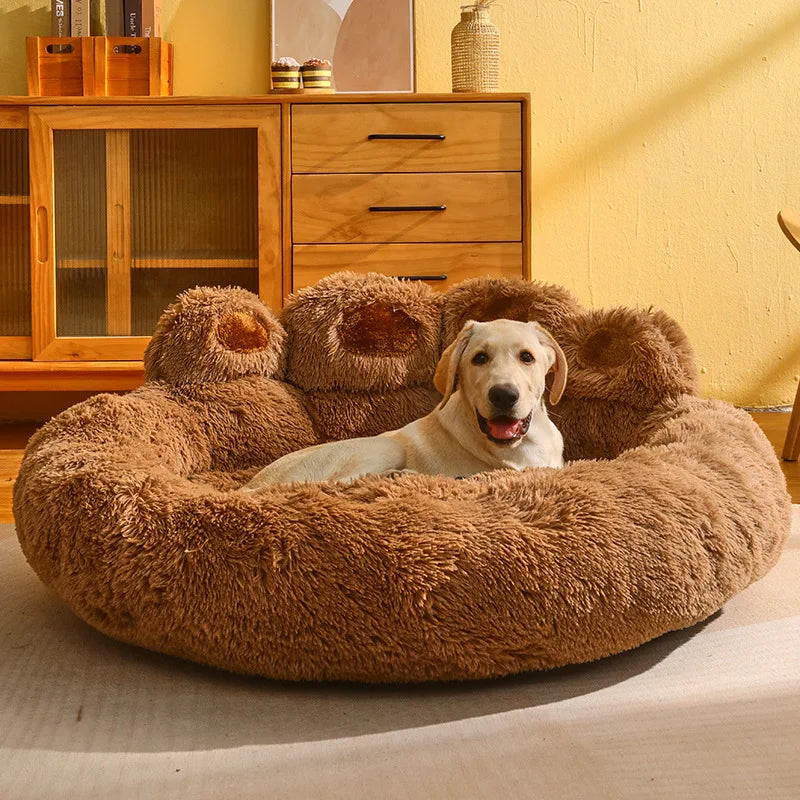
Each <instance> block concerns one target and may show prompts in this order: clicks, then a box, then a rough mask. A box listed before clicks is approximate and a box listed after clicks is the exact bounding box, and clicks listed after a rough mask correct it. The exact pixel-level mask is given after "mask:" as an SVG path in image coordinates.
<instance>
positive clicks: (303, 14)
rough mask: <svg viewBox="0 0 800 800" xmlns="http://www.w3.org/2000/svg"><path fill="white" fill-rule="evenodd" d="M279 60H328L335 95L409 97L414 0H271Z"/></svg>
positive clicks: (274, 44)
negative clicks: (368, 93) (372, 94)
mask: <svg viewBox="0 0 800 800" xmlns="http://www.w3.org/2000/svg"><path fill="white" fill-rule="evenodd" d="M279 58H295V59H297V61H299V62H300V63H301V64H302V63H303V62H304V61H307V60H308V59H310V58H324V59H327V60H328V61H330V62H331V64H332V65H333V80H334V86H335V87H336V91H337V92H413V91H414V4H413V0H272V60H273V61H275V60H277V59H279Z"/></svg>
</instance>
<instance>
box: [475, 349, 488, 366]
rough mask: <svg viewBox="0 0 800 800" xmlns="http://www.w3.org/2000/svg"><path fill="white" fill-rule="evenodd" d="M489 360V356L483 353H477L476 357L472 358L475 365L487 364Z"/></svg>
mask: <svg viewBox="0 0 800 800" xmlns="http://www.w3.org/2000/svg"><path fill="white" fill-rule="evenodd" d="M488 360H489V356H488V355H487V354H486V353H484V352H483V351H481V352H480V353H475V355H474V356H472V363H473V364H485V363H486V362H487V361H488Z"/></svg>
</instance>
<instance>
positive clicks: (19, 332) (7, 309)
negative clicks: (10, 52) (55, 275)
mask: <svg viewBox="0 0 800 800" xmlns="http://www.w3.org/2000/svg"><path fill="white" fill-rule="evenodd" d="M27 116H28V112H27V109H10V110H9V109H0V359H24V358H30V357H31V279H30V269H31V267H30V202H29V196H28V192H29V188H28V129H27V128H28V123H27Z"/></svg>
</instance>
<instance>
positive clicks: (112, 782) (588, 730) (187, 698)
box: [0, 506, 800, 800]
mask: <svg viewBox="0 0 800 800" xmlns="http://www.w3.org/2000/svg"><path fill="white" fill-rule="evenodd" d="M795 512H796V516H795V529H794V533H793V536H792V539H791V540H790V541H789V543H788V545H787V549H786V552H785V553H784V555H783V557H782V559H781V561H780V563H779V564H778V565H777V567H776V568H775V569H774V570H773V571H772V572H771V573H770V574H769V575H767V577H766V578H764V579H763V580H762V581H760V582H759V583H757V584H755V585H754V586H752V587H750V588H749V589H748V590H747V591H745V592H744V593H742V594H741V595H739V596H738V597H736V598H734V599H733V600H732V601H731V602H730V603H729V604H728V605H727V606H726V607H725V609H724V610H723V611H722V612H721V613H720V614H718V615H717V616H716V617H715V618H713V619H712V620H710V621H708V622H706V623H705V624H703V625H700V626H697V627H696V628H694V629H692V630H689V631H682V632H679V633H674V634H670V635H667V636H664V637H662V638H661V639H659V640H657V641H655V642H651V643H650V644H647V645H645V646H643V647H640V648H638V649H637V650H635V651H632V652H630V653H626V654H624V655H622V656H618V657H615V658H610V659H606V660H605V661H601V662H597V663H594V664H587V665H584V666H579V667H571V668H568V669H563V670H557V671H553V672H550V673H543V674H533V675H526V676H522V677H518V678H513V679H505V680H500V681H487V682H481V683H466V684H445V685H428V686H423V687H405V688H365V687H349V686H342V685H336V686H330V685H328V686H318V685H292V684H285V683H275V682H270V681H265V680H260V679H245V678H239V677H236V676H231V675H227V674H223V673H219V672H215V671H213V670H210V669H205V668H202V667H199V666H194V665H191V664H185V663H183V662H180V661H175V660H172V659H169V658H167V657H164V656H160V655H156V654H152V653H147V652H144V651H141V650H136V649H134V648H131V647H127V646H124V645H121V644H118V643H116V642H114V641H112V640H110V639H106V638H105V637H103V636H101V635H100V634H99V633H96V632H95V631H94V630H92V629H91V628H89V627H88V626H86V625H85V624H83V623H82V622H80V621H79V620H78V619H77V618H75V617H74V616H73V615H72V614H71V613H70V612H69V610H68V609H67V608H66V607H65V606H64V605H63V604H62V603H61V602H60V601H59V600H57V599H56V598H55V597H54V596H53V595H51V594H50V593H49V592H48V591H47V590H46V589H45V588H44V587H43V586H42V585H41V584H40V583H39V582H38V580H37V578H36V577H35V575H34V574H33V573H32V572H31V571H30V569H29V568H28V566H27V564H26V563H25V560H24V558H23V556H22V554H21V552H20V550H19V547H18V545H17V542H16V538H14V537H13V536H8V535H5V536H4V535H3V534H7V533H8V529H7V528H6V530H5V531H3V530H2V526H0V798H2V799H3V800H22V799H23V798H47V800H52V798H76V800H77V798H80V799H81V800H84V798H103V800H109V799H110V798H114V800H116V799H117V798H123V799H125V798H147V799H148V800H149V798H158V799H159V800H160V799H161V798H191V799H192V800H197V799H198V798H247V797H254V798H315V799H316V798H347V800H360V799H361V798H425V799H426V800H428V799H429V798H430V799H433V800H440V799H443V798H454V799H456V798H457V799H458V800H466V799H468V798H491V800H498V799H499V798H536V799H538V798H542V800H559V799H560V798H580V799H581V800H585V799H587V798H590V799H591V798H609V799H610V800H624V799H626V798H631V799H632V800H633V799H634V798H635V800H646V799H647V798H681V800H688V799H690V798H698V799H700V798H702V800H709V799H710V798H719V799H720V800H723V799H724V800H735V799H736V798H743V799H744V798H747V800H758V798H765V799H766V798H769V799H770V800H777V799H778V798H786V799H787V800H789V798H791V800H796V799H797V798H798V797H800V756H799V755H798V754H799V753H800V506H795Z"/></svg>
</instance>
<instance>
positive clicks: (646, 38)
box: [0, 0, 800, 405]
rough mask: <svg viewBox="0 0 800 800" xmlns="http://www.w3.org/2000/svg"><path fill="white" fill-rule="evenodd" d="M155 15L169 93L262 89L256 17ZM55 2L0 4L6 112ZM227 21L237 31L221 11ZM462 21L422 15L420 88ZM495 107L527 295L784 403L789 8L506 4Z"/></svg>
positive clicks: (798, 165) (558, 1)
mask: <svg viewBox="0 0 800 800" xmlns="http://www.w3.org/2000/svg"><path fill="white" fill-rule="evenodd" d="M221 5H222V4H220V3H219V2H218V0H164V13H165V24H166V35H167V38H169V39H170V40H171V41H173V42H175V44H176V67H175V89H176V93H180V94H226V93H227V94H249V93H256V92H263V91H265V89H266V87H267V59H268V30H267V28H268V19H267V17H268V11H267V7H268V3H267V0H237V2H235V3H229V4H224V5H225V6H226V9H230V11H229V12H228V13H227V14H224V15H223V14H221V13H219V10H218V9H219V8H220V6H221ZM45 7H49V0H48V1H47V2H45V1H44V0H35V2H28V3H22V2H18V0H0V94H20V93H24V92H25V83H24V63H23V44H22V37H23V36H24V35H25V34H29V33H43V32H46V30H47V28H48V25H49V18H48V12H47V10H46V8H45ZM234 9H235V14H234V13H233V10H234ZM457 10H458V2H457V0H452V2H446V1H445V0H417V2H416V36H417V68H418V89H419V90H420V91H447V90H448V89H449V80H450V77H449V33H450V29H451V28H452V26H453V25H454V24H455V22H456V21H457V18H458V13H457ZM492 16H493V18H494V19H495V21H496V22H497V24H498V26H499V27H500V29H501V34H502V37H503V53H502V56H503V66H502V88H503V89H506V90H509V91H529V92H530V93H531V94H532V97H533V109H534V110H533V130H534V136H533V163H534V175H533V191H534V221H533V243H534V263H533V272H534V276H535V277H537V278H540V279H543V280H547V281H554V282H558V283H562V284H565V285H566V286H568V287H569V288H571V289H572V290H573V291H574V292H575V293H576V294H577V295H578V296H579V297H580V298H581V300H583V301H584V302H586V303H591V304H594V305H598V306H609V305H617V304H620V305H622V304H625V305H640V306H649V305H655V306H658V307H661V308H664V309H665V310H667V311H668V312H669V313H670V314H672V315H673V316H675V317H676V318H677V319H678V320H679V321H680V322H681V324H682V325H683V326H684V327H685V328H686V330H687V332H688V333H689V336H690V337H691V339H692V341H693V343H694V345H695V348H696V351H697V356H698V360H699V363H700V365H701V368H702V370H703V376H704V386H705V392H706V394H708V395H711V396H716V397H722V398H725V399H728V400H731V401H733V402H736V403H740V404H746V405H773V404H780V403H789V402H791V400H792V397H793V394H794V385H795V382H796V381H797V379H798V375H799V374H800V253H798V252H796V251H794V250H793V249H792V248H791V247H790V245H789V244H788V242H787V241H786V240H785V239H784V237H783V235H782V234H781V233H780V231H779V229H778V226H777V224H776V221H775V215H776V213H777V211H778V210H779V209H780V208H781V207H782V206H783V205H794V206H796V207H800V102H798V98H800V7H799V6H798V3H797V2H796V0H725V2H709V1H708V0H706V1H705V2H697V0H670V2H667V0H502V3H501V4H500V6H499V7H496V8H495V9H494V10H493V11H492Z"/></svg>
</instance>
